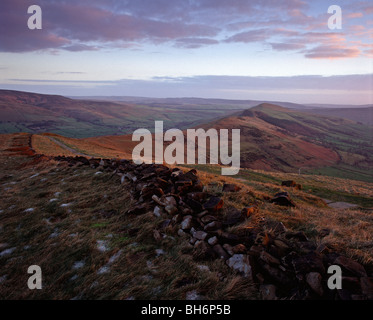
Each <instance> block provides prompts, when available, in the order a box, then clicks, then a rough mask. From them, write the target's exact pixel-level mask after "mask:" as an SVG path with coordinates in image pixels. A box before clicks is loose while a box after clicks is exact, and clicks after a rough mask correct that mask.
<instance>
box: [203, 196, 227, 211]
mask: <svg viewBox="0 0 373 320" xmlns="http://www.w3.org/2000/svg"><path fill="white" fill-rule="evenodd" d="M223 205H224V201H223V200H222V199H221V198H219V197H215V196H212V197H210V199H209V200H208V201H207V202H206V203H205V204H204V205H203V209H205V210H211V211H217V210H219V209H221V208H222V207H223Z"/></svg>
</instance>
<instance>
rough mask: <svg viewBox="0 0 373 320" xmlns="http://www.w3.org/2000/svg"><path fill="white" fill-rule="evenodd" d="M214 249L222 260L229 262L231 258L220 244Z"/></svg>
mask: <svg viewBox="0 0 373 320" xmlns="http://www.w3.org/2000/svg"><path fill="white" fill-rule="evenodd" d="M212 249H213V250H214V252H215V253H216V255H217V256H218V257H219V258H220V259H223V260H227V259H228V258H229V257H230V255H229V254H228V253H227V252H226V251H225V250H224V248H223V247H222V246H221V245H220V244H216V245H214V246H213V248H212Z"/></svg>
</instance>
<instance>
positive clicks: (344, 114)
mask: <svg viewBox="0 0 373 320" xmlns="http://www.w3.org/2000/svg"><path fill="white" fill-rule="evenodd" d="M307 112H310V113H314V114H319V115H323V116H331V117H338V118H343V119H349V120H353V121H356V122H361V123H363V124H366V125H370V126H372V125H373V107H365V108H317V109H308V110H307Z"/></svg>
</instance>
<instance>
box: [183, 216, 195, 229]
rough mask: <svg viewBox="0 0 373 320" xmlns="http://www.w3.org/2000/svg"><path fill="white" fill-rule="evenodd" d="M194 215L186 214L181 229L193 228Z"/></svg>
mask: <svg viewBox="0 0 373 320" xmlns="http://www.w3.org/2000/svg"><path fill="white" fill-rule="evenodd" d="M192 222H193V217H192V216H185V217H184V219H183V221H182V222H181V229H183V230H189V229H190V228H192Z"/></svg>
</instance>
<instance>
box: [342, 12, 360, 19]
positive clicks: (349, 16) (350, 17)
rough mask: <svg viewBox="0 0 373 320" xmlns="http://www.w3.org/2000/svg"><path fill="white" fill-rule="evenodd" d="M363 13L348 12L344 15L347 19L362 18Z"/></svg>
mask: <svg viewBox="0 0 373 320" xmlns="http://www.w3.org/2000/svg"><path fill="white" fill-rule="evenodd" d="M363 16H364V15H363V13H362V12H353V13H350V14H348V15H347V16H346V17H347V18H349V19H355V18H362V17H363Z"/></svg>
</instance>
